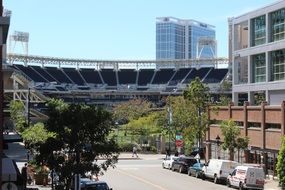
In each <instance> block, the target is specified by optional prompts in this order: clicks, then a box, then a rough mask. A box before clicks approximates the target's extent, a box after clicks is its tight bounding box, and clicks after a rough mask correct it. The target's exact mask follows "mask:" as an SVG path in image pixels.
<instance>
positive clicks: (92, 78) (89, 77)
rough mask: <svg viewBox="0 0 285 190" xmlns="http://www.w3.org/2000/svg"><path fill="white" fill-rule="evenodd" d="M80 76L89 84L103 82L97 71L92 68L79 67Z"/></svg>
mask: <svg viewBox="0 0 285 190" xmlns="http://www.w3.org/2000/svg"><path fill="white" fill-rule="evenodd" d="M79 72H80V73H81V76H82V77H83V78H84V79H85V81H86V82H87V83H90V84H103V82H102V80H101V78H100V75H99V72H98V71H97V70H94V69H81V70H80V71H79Z"/></svg>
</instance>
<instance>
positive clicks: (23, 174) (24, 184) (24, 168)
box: [21, 163, 28, 190]
mask: <svg viewBox="0 0 285 190" xmlns="http://www.w3.org/2000/svg"><path fill="white" fill-rule="evenodd" d="M21 174H22V178H23V187H24V188H23V189H24V190H25V189H27V178H28V173H27V163H25V165H24V166H23V167H22V170H21Z"/></svg>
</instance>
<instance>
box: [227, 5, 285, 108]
mask: <svg viewBox="0 0 285 190" xmlns="http://www.w3.org/2000/svg"><path fill="white" fill-rule="evenodd" d="M229 31H230V32H231V33H230V35H229V42H231V44H230V48H229V51H230V56H231V57H230V60H231V61H232V69H233V72H232V76H233V89H232V90H233V91H232V93H233V94H232V96H233V101H234V103H235V104H238V103H239V104H243V101H249V102H250V104H252V105H255V104H256V102H257V98H259V99H260V98H261V99H264V100H265V101H266V102H267V103H268V104H270V105H280V104H281V102H282V101H283V100H284V99H285V60H284V57H285V1H284V0H283V1H278V2H276V3H273V4H271V5H268V6H266V7H263V8H260V9H258V10H255V11H252V12H249V13H246V14H243V15H241V16H238V17H234V18H230V19H229Z"/></svg>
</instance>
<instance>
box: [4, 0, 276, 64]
mask: <svg viewBox="0 0 285 190" xmlns="http://www.w3.org/2000/svg"><path fill="white" fill-rule="evenodd" d="M274 2H276V0H235V1H233V0H202V1H199V0H81V1H79V0H77V1H76V0H4V3H3V4H4V8H5V9H8V10H11V11H12V16H11V23H10V29H9V35H11V34H13V33H14V31H21V32H28V33H29V44H28V53H29V54H30V55H39V56H51V57H61V58H80V59H103V60H153V59H155V53H156V52H155V36H156V33H155V24H156V18H157V17H164V16H173V17H176V18H180V19H194V20H197V21H200V22H204V23H207V24H211V25H214V26H215V27H216V40H217V45H218V48H217V54H218V57H228V18H229V17H235V16H239V15H242V14H244V13H247V12H249V11H252V10H255V9H258V8H261V7H263V6H266V5H268V4H271V3H274ZM11 47H13V48H12V51H13V52H14V53H24V48H23V44H21V43H19V42H17V43H14V44H12V46H11ZM8 50H9V49H8Z"/></svg>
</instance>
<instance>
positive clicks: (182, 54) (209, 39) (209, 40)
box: [156, 17, 217, 60]
mask: <svg viewBox="0 0 285 190" xmlns="http://www.w3.org/2000/svg"><path fill="white" fill-rule="evenodd" d="M215 36H216V32H215V27H214V26H212V25H209V24H205V23H202V22H198V21H195V20H183V19H178V18H174V17H159V18H157V21H156V59H157V60H160V59H193V58H197V57H199V58H210V57H216V49H217V48H216V40H215V38H216V37H215Z"/></svg>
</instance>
